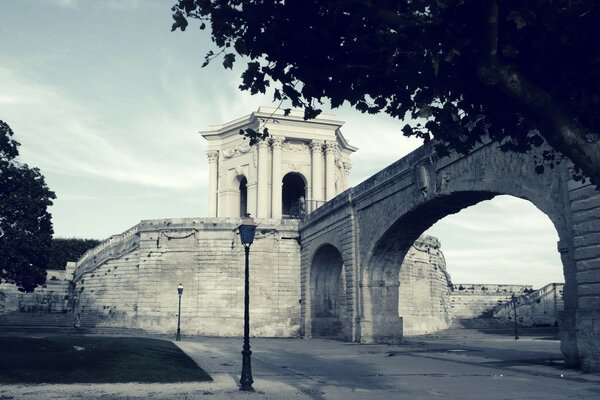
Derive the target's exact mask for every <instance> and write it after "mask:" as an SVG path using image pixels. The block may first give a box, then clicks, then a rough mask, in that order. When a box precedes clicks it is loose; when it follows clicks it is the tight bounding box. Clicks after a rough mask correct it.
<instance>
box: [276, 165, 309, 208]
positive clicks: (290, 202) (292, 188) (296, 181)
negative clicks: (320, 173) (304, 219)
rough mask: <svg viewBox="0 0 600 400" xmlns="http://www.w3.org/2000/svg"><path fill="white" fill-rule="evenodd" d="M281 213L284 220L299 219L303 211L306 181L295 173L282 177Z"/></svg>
mask: <svg viewBox="0 0 600 400" xmlns="http://www.w3.org/2000/svg"><path fill="white" fill-rule="evenodd" d="M282 183H283V187H282V193H281V195H282V213H283V217H284V218H299V217H300V216H302V215H303V214H304V213H305V212H306V210H305V200H306V180H305V179H304V177H303V176H302V175H300V174H299V173H297V172H290V173H288V174H286V175H285V176H284V177H283V181H282Z"/></svg>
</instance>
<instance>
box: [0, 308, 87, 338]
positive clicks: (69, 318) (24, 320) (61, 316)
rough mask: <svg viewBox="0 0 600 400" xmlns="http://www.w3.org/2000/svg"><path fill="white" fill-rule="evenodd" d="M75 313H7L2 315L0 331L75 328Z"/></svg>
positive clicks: (52, 330) (48, 330) (41, 330)
mask: <svg viewBox="0 0 600 400" xmlns="http://www.w3.org/2000/svg"><path fill="white" fill-rule="evenodd" d="M74 319H75V316H74V315H73V313H19V312H14V313H7V314H1V315H0V333H2V334H5V333H14V332H30V333H34V332H60V331H65V330H69V329H70V330H73V321H74Z"/></svg>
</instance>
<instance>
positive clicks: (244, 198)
mask: <svg viewBox="0 0 600 400" xmlns="http://www.w3.org/2000/svg"><path fill="white" fill-rule="evenodd" d="M247 212H248V180H247V179H246V177H245V176H244V177H242V179H241V180H240V217H243V216H244V215H245V214H246V213H247Z"/></svg>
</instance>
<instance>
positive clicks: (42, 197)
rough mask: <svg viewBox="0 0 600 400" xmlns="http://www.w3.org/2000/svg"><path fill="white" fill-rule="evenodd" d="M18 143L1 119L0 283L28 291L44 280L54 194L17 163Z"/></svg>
mask: <svg viewBox="0 0 600 400" xmlns="http://www.w3.org/2000/svg"><path fill="white" fill-rule="evenodd" d="M19 146H20V144H19V143H18V142H17V141H15V140H14V139H13V131H12V129H11V128H10V126H8V124H7V123H5V122H4V121H1V120H0V283H2V282H8V283H14V284H15V285H17V287H18V288H19V290H20V291H24V292H31V291H33V289H35V287H36V286H38V285H40V284H43V283H44V282H45V281H46V265H47V264H48V253H49V250H50V243H51V241H52V233H53V230H52V221H51V215H50V213H49V212H48V207H49V206H51V205H52V199H54V198H56V196H55V195H54V193H53V192H52V191H50V190H49V189H48V187H47V186H46V182H45V181H44V177H43V176H42V174H41V173H40V171H39V169H37V168H29V167H28V166H27V164H23V163H20V162H19V161H17V160H16V157H17V156H18V155H19V150H18V147H19Z"/></svg>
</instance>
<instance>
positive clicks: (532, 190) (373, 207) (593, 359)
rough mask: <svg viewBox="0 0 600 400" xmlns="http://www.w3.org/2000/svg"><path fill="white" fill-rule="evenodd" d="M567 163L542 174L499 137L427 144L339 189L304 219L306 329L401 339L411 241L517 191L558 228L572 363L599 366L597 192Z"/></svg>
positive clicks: (564, 343)
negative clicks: (454, 151)
mask: <svg viewBox="0 0 600 400" xmlns="http://www.w3.org/2000/svg"><path fill="white" fill-rule="evenodd" d="M564 164H565V163H563V164H562V165H560V166H559V167H557V168H554V169H548V168H547V169H546V172H545V173H544V174H542V175H538V174H536V173H535V172H534V168H533V164H532V161H531V156H530V155H522V154H515V153H505V152H502V151H500V150H499V149H498V146H497V144H495V143H487V144H485V145H482V146H481V147H480V148H478V149H477V150H475V151H474V152H473V153H472V154H469V155H468V156H461V155H452V156H450V157H443V158H439V157H436V154H435V152H434V149H433V146H432V145H426V146H423V147H421V148H419V149H417V150H416V151H415V152H413V153H411V154H409V155H408V156H407V157H404V158H402V159H400V160H399V161H397V162H395V163H394V164H392V165H390V166H389V167H388V168H386V169H384V170H382V171H381V172H379V173H377V174H376V175H374V176H373V177H371V178H369V179H368V180H366V181H365V182H363V183H362V184H360V185H358V186H356V187H354V188H351V189H348V190H347V191H345V192H344V193H341V194H340V195H338V196H337V197H335V198H334V199H333V200H331V201H329V202H328V203H326V204H325V205H324V206H322V207H321V208H319V209H317V210H316V211H315V212H313V213H311V214H309V215H308V217H307V218H306V219H305V220H304V221H303V222H302V223H301V225H300V236H301V249H302V250H301V257H302V267H301V294H302V309H301V313H302V329H303V331H304V334H305V335H306V336H309V337H310V336H318V335H319V333H320V332H322V331H327V330H328V329H333V328H332V327H333V326H334V325H335V326H336V327H337V328H338V329H341V332H342V337H344V338H345V339H347V340H352V341H357V342H375V343H378V342H381V343H386V342H388V343H389V342H391V343H394V342H398V341H399V340H400V339H401V337H402V321H401V318H400V317H399V316H398V287H399V285H398V276H399V270H400V266H401V265H402V260H403V259H404V257H405V255H406V253H407V251H408V249H409V248H410V246H411V244H412V243H413V242H414V241H415V239H417V238H418V237H419V235H421V234H422V233H423V232H424V231H425V230H426V229H427V228H429V227H430V226H431V225H433V224H434V223H435V222H436V221H438V220H440V219H442V218H444V217H445V216H447V215H449V214H452V213H456V212H458V211H460V210H461V209H464V208H466V207H469V206H472V205H474V204H477V203H479V202H481V201H483V200H489V199H491V198H493V197H495V196H497V195H511V196H515V197H519V198H522V199H526V200H528V201H530V202H531V203H533V204H534V205H535V206H536V207H537V208H538V209H539V210H541V211H542V212H543V213H544V214H546V215H547V216H548V218H550V220H551V221H552V223H553V224H554V227H555V228H556V231H557V232H558V236H559V239H560V240H559V242H558V251H559V252H560V254H561V259H562V264H563V269H564V276H565V290H564V301H565V311H564V312H563V315H562V323H561V326H560V330H561V350H562V352H563V354H564V355H565V359H566V361H567V363H569V364H571V365H581V367H582V368H583V369H584V370H593V371H598V370H600V193H598V192H596V191H595V190H594V187H592V186H590V185H585V184H579V183H577V182H574V181H573V180H571V179H570V174H569V171H568V167H567V166H566V165H564ZM482 222H483V223H485V221H482ZM507 251H509V250H507ZM549 251H555V250H554V249H549ZM332 303H336V304H337V305H335V306H334V308H336V309H337V310H339V311H338V312H336V311H335V310H333V311H332Z"/></svg>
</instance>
